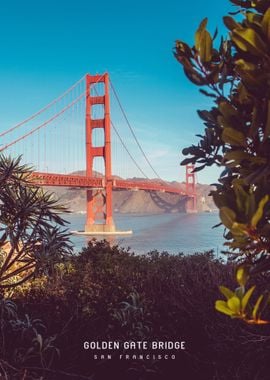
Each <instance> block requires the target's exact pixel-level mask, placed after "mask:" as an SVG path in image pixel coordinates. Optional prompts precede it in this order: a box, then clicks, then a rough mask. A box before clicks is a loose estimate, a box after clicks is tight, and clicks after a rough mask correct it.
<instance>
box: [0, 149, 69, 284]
mask: <svg viewBox="0 0 270 380" xmlns="http://www.w3.org/2000/svg"><path fill="white" fill-rule="evenodd" d="M63 211H66V209H65V208H64V207H63V206H61V205H60V204H59V203H57V200H56V199H55V197H54V196H53V195H52V194H50V193H46V192H44V191H43V190H42V188H41V187H39V186H37V185H35V183H34V177H33V174H32V171H31V169H30V168H29V167H27V166H25V165H22V164H21V163H20V158H18V159H11V158H9V157H5V156H0V288H2V289H3V288H6V289H10V288H12V287H15V286H17V285H19V284H21V283H23V282H24V281H26V280H27V279H29V278H31V277H33V276H34V275H35V274H37V273H41V272H43V273H45V272H46V273H50V271H52V270H53V267H54V263H55V262H59V261H60V260H61V259H62V258H64V257H65V256H66V255H68V254H69V253H70V252H71V245H70V243H69V239H68V236H67V234H66V232H65V231H64V230H63V226H64V225H65V221H64V220H63V218H62V217H61V216H60V215H59V214H60V213H61V212H63Z"/></svg>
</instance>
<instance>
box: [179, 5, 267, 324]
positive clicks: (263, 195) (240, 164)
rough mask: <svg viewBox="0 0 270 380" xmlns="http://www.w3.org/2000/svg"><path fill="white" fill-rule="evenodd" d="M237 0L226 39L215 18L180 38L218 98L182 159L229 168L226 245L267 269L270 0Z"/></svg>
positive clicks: (217, 194) (198, 79) (186, 58)
mask: <svg viewBox="0 0 270 380" xmlns="http://www.w3.org/2000/svg"><path fill="white" fill-rule="evenodd" d="M231 2H232V3H233V4H234V5H237V6H238V9H239V8H240V9H239V10H238V11H237V12H235V13H234V16H235V17H234V18H233V17H231V16H225V17H224V23H225V25H226V27H227V28H228V29H229V34H228V37H227V38H226V39H223V38H222V39H221V42H220V44H219V45H218V46H216V45H217V42H216V39H217V33H215V35H214V36H213V37H212V36H211V34H210V33H209V32H208V31H207V29H206V27H207V19H204V20H203V21H202V23H201V24H200V26H199V29H198V30H197V32H196V35H195V46H193V47H190V46H188V45H187V44H186V43H184V42H182V41H177V42H176V48H175V56H176V58H177V60H178V61H179V62H180V63H181V65H182V66H183V68H184V71H185V73H186V75H187V77H188V78H189V79H190V80H191V81H192V82H193V83H195V84H196V85H198V86H200V87H201V89H200V91H201V92H202V93H203V94H204V95H206V96H209V97H211V98H212V99H213V102H214V105H213V107H212V108H211V109H210V110H201V111H198V113H199V116H200V118H201V119H202V120H203V121H204V124H205V131H204V135H201V136H199V137H200V141H199V143H198V145H192V146H191V147H189V148H186V149H184V151H183V153H184V154H185V155H188V156H189V157H188V158H186V159H185V160H184V161H183V162H182V164H187V163H193V164H197V169H196V170H201V169H203V168H204V167H205V166H211V165H218V166H219V167H223V169H224V170H223V171H222V173H221V175H220V178H219V181H218V183H217V184H215V186H216V190H214V191H212V196H213V198H214V201H215V203H216V205H217V207H218V208H219V210H220V218H221V221H222V223H223V225H224V226H225V227H226V229H227V231H226V233H225V238H226V239H227V242H226V243H225V244H226V245H227V246H228V247H229V250H230V253H231V254H232V253H233V257H234V258H235V259H237V260H238V262H239V263H241V264H245V265H246V266H245V271H246V272H250V274H252V275H257V274H260V275H261V274H262V273H263V274H264V275H265V274H267V273H268V271H269V270H270V1H269V0H254V1H240V0H231ZM241 294H242V295H241V297H240V298H239V299H238V300H236V301H235V302H236V304H237V305H236V304H235V303H233V305H232V307H233V308H234V309H235V307H236V306H237V307H236V309H237V313H238V314H239V313H240V309H241V307H240V304H239V302H241V298H242V297H243V295H244V294H245V289H244V288H243V289H242V292H241ZM227 296H228V293H227ZM236 298H237V297H236ZM234 300H235V299H234ZM265 301H266V302H268V301H267V300H265ZM236 309H235V310H236ZM237 313H236V314H237ZM239 316H240V314H239ZM257 318H258V316H256V319H257Z"/></svg>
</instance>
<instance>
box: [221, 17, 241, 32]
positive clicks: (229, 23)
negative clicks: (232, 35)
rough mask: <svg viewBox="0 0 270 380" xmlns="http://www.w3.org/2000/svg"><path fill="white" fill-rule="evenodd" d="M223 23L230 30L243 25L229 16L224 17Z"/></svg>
mask: <svg viewBox="0 0 270 380" xmlns="http://www.w3.org/2000/svg"><path fill="white" fill-rule="evenodd" d="M223 22H224V24H225V26H226V27H227V28H228V29H229V30H233V29H237V28H239V27H241V25H240V24H239V23H238V22H236V21H235V20H234V19H233V18H232V17H229V16H225V17H223Z"/></svg>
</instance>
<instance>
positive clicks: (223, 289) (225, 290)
mask: <svg viewBox="0 0 270 380" xmlns="http://www.w3.org/2000/svg"><path fill="white" fill-rule="evenodd" d="M219 290H220V292H221V293H222V294H223V295H224V296H225V297H226V298H227V300H229V299H230V298H232V297H233V296H234V292H233V291H231V290H230V289H228V288H226V286H219Z"/></svg>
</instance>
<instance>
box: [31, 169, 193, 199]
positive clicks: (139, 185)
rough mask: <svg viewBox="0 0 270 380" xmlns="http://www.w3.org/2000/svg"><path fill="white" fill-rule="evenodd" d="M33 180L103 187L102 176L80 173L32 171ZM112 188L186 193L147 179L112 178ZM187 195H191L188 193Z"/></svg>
mask: <svg viewBox="0 0 270 380" xmlns="http://www.w3.org/2000/svg"><path fill="white" fill-rule="evenodd" d="M33 176H34V182H35V183H37V184H38V185H42V186H63V187H77V188H86V189H93V188H94V189H95V188H96V189H100V188H104V187H105V180H104V178H98V177H92V178H91V177H86V176H80V175H69V174H55V173H41V172H34V173H33ZM112 185H113V189H126V190H148V191H161V192H165V193H172V194H179V195H182V196H186V195H187V194H186V193H185V192H183V191H182V190H181V189H178V188H177V187H173V186H170V185H166V184H161V183H156V184H154V183H152V182H147V181H139V180H138V181H132V180H119V179H112ZM188 196H192V194H189V195H188Z"/></svg>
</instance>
